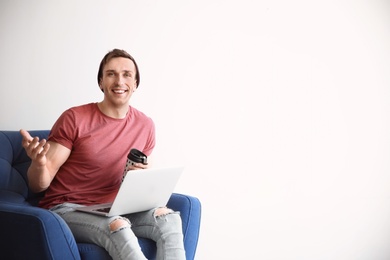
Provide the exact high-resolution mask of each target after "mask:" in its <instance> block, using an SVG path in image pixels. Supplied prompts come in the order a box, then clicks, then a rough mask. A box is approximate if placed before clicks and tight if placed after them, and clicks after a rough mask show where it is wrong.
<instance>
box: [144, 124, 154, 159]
mask: <svg viewBox="0 0 390 260" xmlns="http://www.w3.org/2000/svg"><path fill="white" fill-rule="evenodd" d="M149 129H150V130H149V136H148V139H147V142H146V145H145V147H144V149H143V151H142V152H143V153H144V154H146V155H147V156H149V155H151V154H152V152H153V149H154V147H155V145H156V129H155V126H154V122H153V121H152V120H151V119H150V128H149Z"/></svg>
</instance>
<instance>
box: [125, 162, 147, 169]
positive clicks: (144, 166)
mask: <svg viewBox="0 0 390 260" xmlns="http://www.w3.org/2000/svg"><path fill="white" fill-rule="evenodd" d="M147 168H149V164H143V163H134V164H132V165H129V167H127V169H126V170H127V171H131V170H141V169H147Z"/></svg>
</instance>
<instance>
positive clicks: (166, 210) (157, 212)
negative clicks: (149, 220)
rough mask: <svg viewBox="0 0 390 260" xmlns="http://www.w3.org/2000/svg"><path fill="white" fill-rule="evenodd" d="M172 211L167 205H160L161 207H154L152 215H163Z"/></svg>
mask: <svg viewBox="0 0 390 260" xmlns="http://www.w3.org/2000/svg"><path fill="white" fill-rule="evenodd" d="M173 212H174V211H173V210H172V209H169V208H167V207H161V208H156V209H155V210H154V217H156V218H157V217H163V216H166V215H168V214H171V213H173Z"/></svg>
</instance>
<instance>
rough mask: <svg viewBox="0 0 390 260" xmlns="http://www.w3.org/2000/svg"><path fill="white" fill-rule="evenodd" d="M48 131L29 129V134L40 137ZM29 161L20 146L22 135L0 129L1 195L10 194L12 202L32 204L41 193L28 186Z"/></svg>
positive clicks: (46, 134) (36, 201)
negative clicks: (34, 191) (31, 189)
mask: <svg viewBox="0 0 390 260" xmlns="http://www.w3.org/2000/svg"><path fill="white" fill-rule="evenodd" d="M49 132H50V131H49V130H36V131H29V133H30V134H31V136H38V137H39V138H40V139H43V138H47V136H48V135H49ZM30 163H31V160H30V158H29V157H28V156H27V154H26V152H25V150H24V148H23V147H22V136H21V135H20V133H19V131H0V191H1V196H12V197H13V198H12V200H13V201H14V202H21V203H25V202H28V203H30V204H32V205H36V204H37V203H38V201H39V199H40V198H42V196H43V193H38V194H35V193H32V192H31V191H30V190H29V188H28V182H27V170H28V167H29V166H30ZM15 195H16V196H15ZM19 195H20V196H19Z"/></svg>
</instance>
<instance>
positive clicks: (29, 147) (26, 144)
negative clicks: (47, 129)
mask: <svg viewBox="0 0 390 260" xmlns="http://www.w3.org/2000/svg"><path fill="white" fill-rule="evenodd" d="M20 134H21V135H22V136H23V140H22V146H23V148H24V149H25V150H26V153H27V156H28V157H30V159H31V161H32V162H33V163H34V164H36V166H45V165H46V154H47V152H48V151H49V149H50V144H48V143H46V140H45V139H42V140H41V141H39V138H38V137H34V138H33V137H32V136H31V135H30V133H29V132H27V131H26V130H24V129H21V130H20Z"/></svg>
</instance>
